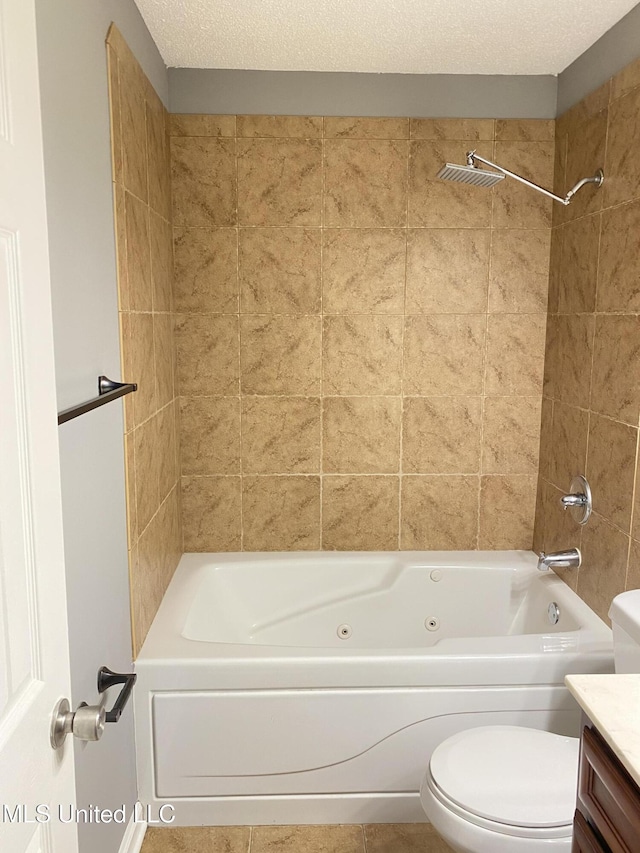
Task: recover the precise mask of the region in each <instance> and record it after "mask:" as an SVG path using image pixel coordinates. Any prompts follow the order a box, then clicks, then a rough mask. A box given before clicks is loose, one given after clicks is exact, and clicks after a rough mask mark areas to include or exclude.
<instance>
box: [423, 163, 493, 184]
mask: <svg viewBox="0 0 640 853" xmlns="http://www.w3.org/2000/svg"><path fill="white" fill-rule="evenodd" d="M437 177H438V178H442V180H443V181H459V182H460V183H461V184H473V186H474V187H492V186H493V185H494V184H497V183H498V181H504V179H505V177H506V175H503V174H502V173H501V172H488V171H487V170H486V169H479V168H478V167H477V166H457V165H456V164H455V163H446V164H445V165H444V166H443V167H442V169H440V171H439V172H438V174H437Z"/></svg>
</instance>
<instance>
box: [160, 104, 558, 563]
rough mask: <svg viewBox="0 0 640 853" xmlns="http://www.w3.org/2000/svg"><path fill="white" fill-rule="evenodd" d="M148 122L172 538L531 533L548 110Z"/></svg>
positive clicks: (397, 541) (321, 544)
mask: <svg viewBox="0 0 640 853" xmlns="http://www.w3.org/2000/svg"><path fill="white" fill-rule="evenodd" d="M170 120H171V137H172V138H171V165H172V187H173V217H174V252H175V286H174V298H175V307H176V311H177V321H176V330H175V331H176V334H175V341H176V350H177V371H178V388H179V394H180V410H181V440H180V444H181V459H182V471H181V473H182V505H183V524H184V547H185V550H186V551H224V550H258V551H260V550H275V549H282V550H293V549H318V548H325V549H369V550H371V549H388V550H393V549H398V548H403V549H407V548H427V549H428V548H432V549H437V548H444V549H458V548H463V549H466V548H469V549H474V548H489V549H493V548H530V547H531V541H532V532H533V520H534V506H535V494H536V484H537V474H538V446H539V435H540V412H541V397H542V380H543V360H544V346H545V330H546V304H547V290H548V267H549V245H550V227H551V203H550V202H548V201H547V200H546V199H545V198H543V197H542V196H540V197H538V196H536V195H535V194H533V193H531V191H527V190H525V189H524V188H523V187H522V186H520V185H518V184H516V183H515V182H507V181H505V182H504V183H503V184H502V185H500V186H498V187H496V188H494V189H493V190H491V191H489V190H482V189H477V188H474V187H467V186H463V185H460V184H451V183H443V182H441V181H438V180H436V179H435V175H436V173H437V171H438V170H439V168H440V167H441V165H442V164H443V163H444V162H445V161H446V160H449V161H453V162H459V163H464V162H465V161H464V157H465V153H466V151H467V150H468V149H470V148H478V150H479V152H480V153H482V154H484V155H485V156H489V157H492V156H495V158H496V159H497V160H498V162H500V163H501V164H503V165H505V166H507V167H511V168H514V169H516V170H520V171H522V172H523V173H524V174H526V175H528V176H529V177H530V178H532V179H533V180H535V181H538V182H540V183H542V184H550V183H551V182H552V179H553V168H554V122H553V121H501V120H498V121H494V120H477V121H473V120H466V119H465V120H431V119H429V120H426V119H424V120H423V119H411V120H409V119H380V118H374V119H362V118H330V117H326V118H322V117H289V116H212V115H208V116H207V115H181V116H177V115H174V116H171V117H170Z"/></svg>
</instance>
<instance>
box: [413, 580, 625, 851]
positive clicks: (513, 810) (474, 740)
mask: <svg viewBox="0 0 640 853" xmlns="http://www.w3.org/2000/svg"><path fill="white" fill-rule="evenodd" d="M609 616H610V618H611V622H612V625H613V649H614V660H615V667H616V672H640V590H632V591H630V592H625V593H622V594H621V595H618V596H616V598H615V599H614V600H613V602H612V604H611V609H610V610H609ZM579 746H580V741H579V739H578V738H571V737H563V736H561V735H556V734H551V733H550V732H545V731H540V730H538V729H529V728H524V727H520V726H482V727H480V728H475V729H467V730H466V731H463V732H459V733H458V734H456V735H453V736H452V737H450V738H447V740H445V741H443V742H442V743H441V744H440V745H439V746H437V747H436V749H434V751H433V753H432V755H431V760H430V762H429V768H428V770H427V773H426V775H425V777H424V780H423V782H422V787H421V790H420V800H421V802H422V807H423V808H424V810H425V812H426V814H427V817H428V818H429V820H430V821H431V823H432V824H433V825H434V827H435V828H436V829H437V830H438V832H439V833H440V835H441V836H442V837H443V838H444V840H445V841H446V842H447V843H448V844H449V845H450V847H452V848H453V850H455V851H457V853H569V851H570V850H571V843H572V835H573V814H574V811H575V807H576V792H577V780H578V752H579Z"/></svg>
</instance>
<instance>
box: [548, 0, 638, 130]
mask: <svg viewBox="0 0 640 853" xmlns="http://www.w3.org/2000/svg"><path fill="white" fill-rule="evenodd" d="M638 56H640V4H638V5H637V6H635V7H634V8H633V9H632V10H631V11H630V12H629V13H628V14H627V15H625V16H624V18H622V20H620V21H618V23H617V24H615V25H614V26H613V27H611V29H610V30H608V31H607V32H606V33H605V34H604V35H603V36H601V37H600V38H599V39H598V41H597V42H595V44H593V45H591V47H590V48H589V49H588V50H585V52H584V53H583V54H581V55H580V56H579V57H578V58H577V59H576V60H575V61H574V62H572V63H571V65H569V66H568V67H567V68H565V70H564V71H563V72H562V73H561V74H560V75H559V76H558V115H562V113H564V112H565V111H566V110H568V109H569V107H572V106H573V105H574V104H576V103H578V101H580V100H582V98H584V96H585V95H588V94H589V92H593V90H594V89H597V88H598V87H599V86H601V85H602V84H603V83H606V81H607V80H608V79H609V77H613V75H614V74H617V73H618V71H620V70H621V69H622V68H624V66H625V65H628V64H629V63H630V62H632V61H633V60H634V59H637V58H638Z"/></svg>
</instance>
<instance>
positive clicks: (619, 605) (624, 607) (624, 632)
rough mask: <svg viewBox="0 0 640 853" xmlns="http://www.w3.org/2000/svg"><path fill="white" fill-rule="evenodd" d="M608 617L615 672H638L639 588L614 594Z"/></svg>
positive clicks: (639, 666)
mask: <svg viewBox="0 0 640 853" xmlns="http://www.w3.org/2000/svg"><path fill="white" fill-rule="evenodd" d="M609 618H610V619H611V626H612V628H613V660H614V663H615V669H616V672H618V673H622V672H640V589H631V590H629V592H622V593H620V595H616V597H615V598H614V599H613V601H612V602H611V607H610V609H609Z"/></svg>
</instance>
